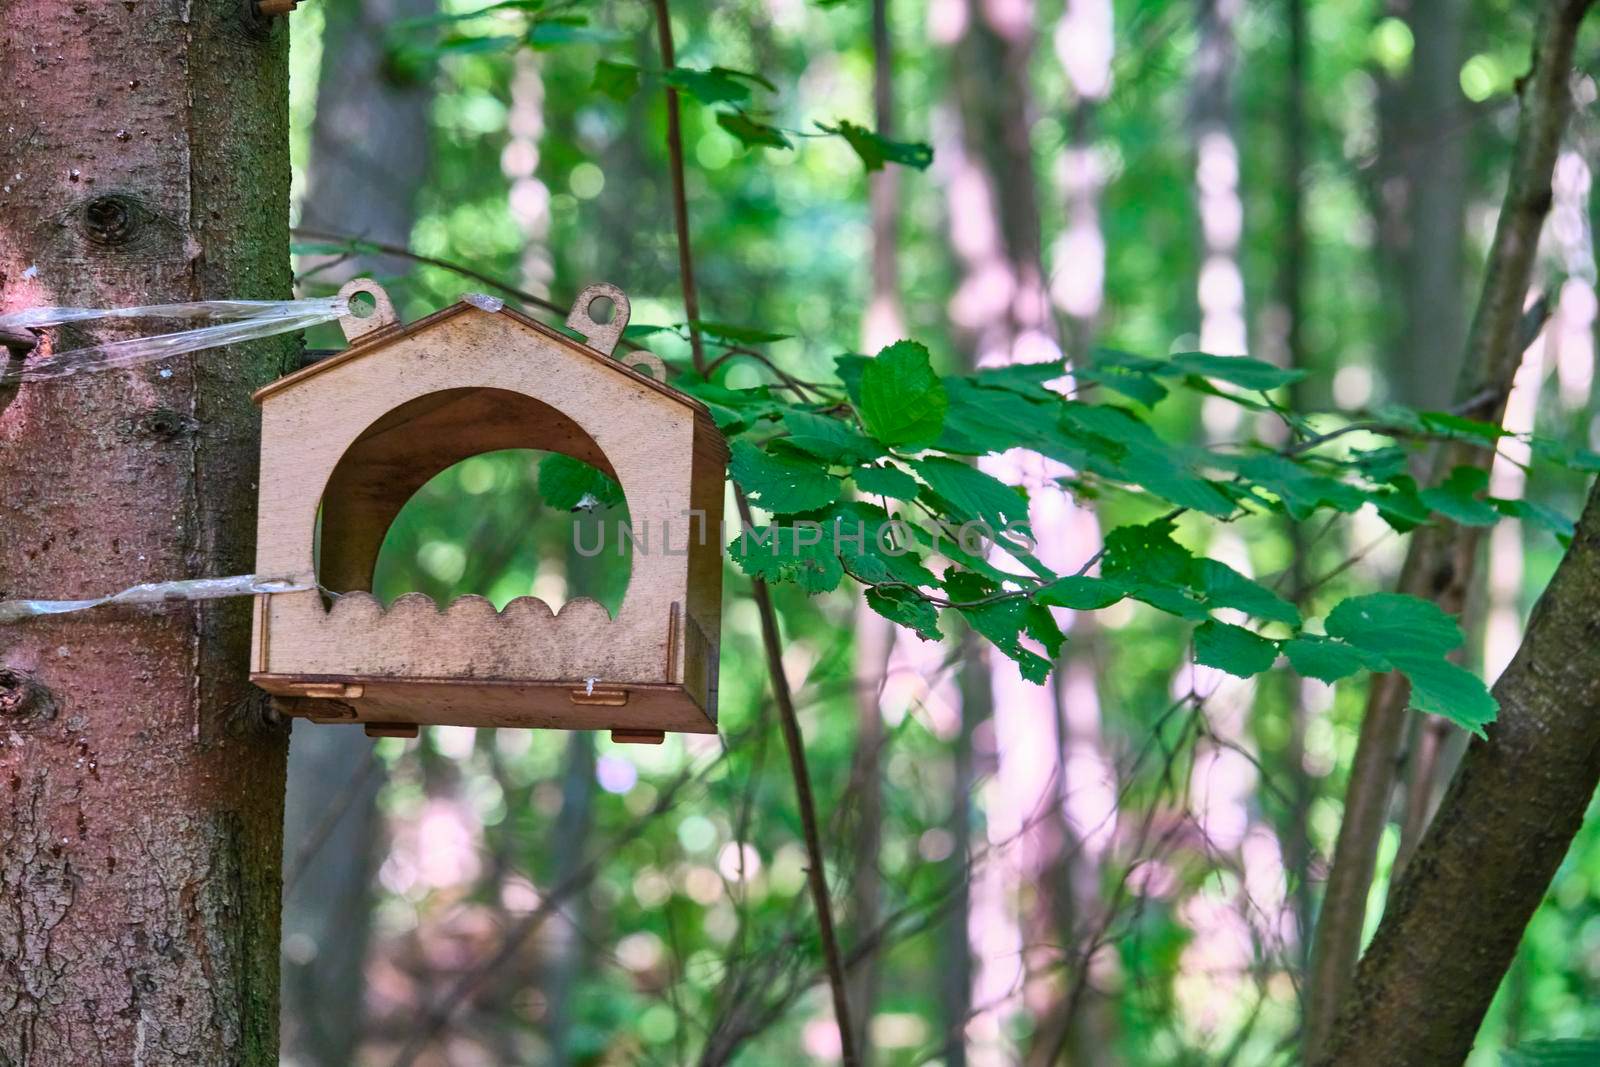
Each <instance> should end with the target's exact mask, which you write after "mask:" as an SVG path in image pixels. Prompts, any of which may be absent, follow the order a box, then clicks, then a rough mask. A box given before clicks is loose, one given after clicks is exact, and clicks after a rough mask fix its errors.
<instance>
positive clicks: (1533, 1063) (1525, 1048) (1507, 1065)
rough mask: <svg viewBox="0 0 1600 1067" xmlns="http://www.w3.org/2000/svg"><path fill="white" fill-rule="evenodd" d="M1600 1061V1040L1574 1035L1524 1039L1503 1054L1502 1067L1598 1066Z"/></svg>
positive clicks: (1501, 1054) (1501, 1055)
mask: <svg viewBox="0 0 1600 1067" xmlns="http://www.w3.org/2000/svg"><path fill="white" fill-rule="evenodd" d="M1597 1063H1600V1040H1596V1039H1594V1038H1571V1039H1566V1040H1555V1041H1524V1042H1523V1043H1522V1044H1520V1045H1518V1046H1517V1047H1516V1048H1511V1049H1506V1050H1505V1051H1504V1052H1502V1053H1500V1067H1594V1065H1595V1064H1597Z"/></svg>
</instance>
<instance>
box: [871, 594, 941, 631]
mask: <svg viewBox="0 0 1600 1067" xmlns="http://www.w3.org/2000/svg"><path fill="white" fill-rule="evenodd" d="M867 606H868V607H870V608H872V610H873V611H876V612H877V613H878V614H879V615H882V616H883V617H884V618H886V619H888V620H889V621H890V622H895V623H899V624H900V625H901V626H904V627H906V628H907V629H908V630H911V631H912V632H913V633H915V634H916V635H917V636H918V637H920V638H922V639H923V640H924V641H938V640H940V639H941V638H942V637H943V636H944V635H943V634H941V633H940V632H939V610H938V609H937V608H935V607H934V606H933V605H932V604H931V603H929V602H928V600H927V598H925V597H923V596H921V595H919V594H918V593H917V592H916V591H915V590H913V589H906V588H904V587H903V586H895V587H892V588H889V589H878V588H872V589H868V590H867Z"/></svg>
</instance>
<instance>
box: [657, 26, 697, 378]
mask: <svg viewBox="0 0 1600 1067" xmlns="http://www.w3.org/2000/svg"><path fill="white" fill-rule="evenodd" d="M654 4H655V9H656V37H657V38H658V39H659V40H660V42H661V63H662V66H664V67H665V68H666V69H667V70H669V71H670V70H671V69H672V68H673V67H674V66H675V65H676V63H677V61H676V60H675V59H674V58H673V50H672V15H671V13H670V12H669V11H668V10H667V0H654ZM665 88H666V94H667V159H668V162H669V163H670V165H671V170H672V214H673V217H674V218H675V219H676V221H677V224H678V272H679V273H680V274H681V275H682V276H683V313H684V316H685V317H686V318H687V319H688V320H689V349H690V351H691V352H692V353H693V354H694V369H695V371H696V373H699V374H705V372H706V350H705V347H704V345H703V344H702V343H701V341H700V297H699V293H698V291H697V290H696V288H695V284H694V254H693V252H692V251H691V250H690V247H689V199H688V195H687V193H685V191H684V180H683V128H682V124H681V121H680V118H679V115H678V90H676V89H674V88H673V87H672V86H671V85H667V86H665Z"/></svg>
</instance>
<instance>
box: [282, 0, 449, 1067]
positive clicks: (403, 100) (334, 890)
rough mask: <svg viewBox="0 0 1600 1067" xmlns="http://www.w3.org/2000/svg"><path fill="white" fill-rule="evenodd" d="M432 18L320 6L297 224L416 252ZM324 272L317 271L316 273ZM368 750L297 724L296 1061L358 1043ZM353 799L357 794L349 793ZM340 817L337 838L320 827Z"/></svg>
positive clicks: (376, 6) (288, 1037) (344, 1055)
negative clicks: (410, 48) (402, 24)
mask: <svg viewBox="0 0 1600 1067" xmlns="http://www.w3.org/2000/svg"><path fill="white" fill-rule="evenodd" d="M435 9H436V5H435V3H434V0H362V2H360V3H344V4H328V5H325V7H324V11H325V13H326V18H327V24H326V28H325V29H324V30H323V36H322V66H321V73H320V75H319V78H318V85H317V113H316V118H315V119H314V120H313V122H312V126H311V159H310V168H309V190H308V193H307V196H306V202H305V205H304V207H303V209H302V224H303V225H305V226H306V227H308V228H311V229H316V230H331V231H334V232H338V233H348V234H353V235H355V236H357V237H363V238H366V239H369V240H373V241H381V242H384V243H387V244H395V245H400V246H402V247H404V246H406V245H408V244H410V241H411V225H412V222H413V221H414V220H415V218H416V206H415V202H416V198H417V193H418V191H419V190H420V189H421V187H422V183H423V180H424V178H425V177H426V174H427V164H428V137H427V131H428V105H429V102H430V100H431V99H432V96H433V94H432V90H431V85H430V82H429V80H427V79H421V80H419V79H417V78H415V77H412V76H409V75H407V74H406V73H405V72H402V71H399V70H396V69H395V67H394V64H393V63H391V62H390V59H389V54H388V50H387V48H386V47H385V44H384V27H385V26H386V25H387V24H390V23H392V22H394V21H395V20H397V19H402V18H417V17H421V16H424V15H427V14H429V13H431V12H432V11H434V10H435ZM410 266H411V265H410V264H409V263H405V262H404V261H403V260H400V259H399V258H398V257H383V256H357V257H353V258H351V259H348V260H343V261H340V262H336V263H328V262H326V261H323V262H322V263H317V262H315V261H313V262H312V263H309V264H306V263H303V264H302V269H305V268H307V267H310V268H312V269H316V270H317V273H316V280H317V281H319V282H323V283H331V284H334V285H337V284H338V283H340V282H343V281H346V280H348V279H350V278H353V277H355V276H357V275H359V274H370V273H374V272H376V273H386V274H387V273H396V272H400V271H404V270H407V269H409V268H410ZM319 268H320V269H319ZM372 744H373V743H372V739H371V738H369V737H367V736H366V734H365V733H364V732H363V731H362V730H360V729H359V728H356V727H352V726H317V725H314V724H312V723H310V722H302V723H301V724H300V725H299V726H298V727H297V728H296V729H295V731H294V742H293V744H291V745H290V746H289V789H288V799H287V801H286V803H285V811H284V830H283V840H284V851H285V854H286V855H287V856H289V857H290V858H291V861H292V860H293V859H294V857H296V856H297V855H298V854H299V853H301V852H302V851H306V850H307V849H308V845H315V844H316V842H315V841H314V840H313V838H315V837H316V836H318V835H324V840H323V842H322V844H321V846H320V847H318V848H316V851H315V853H314V855H312V856H309V857H308V858H307V859H306V861H305V862H304V863H303V864H302V865H299V866H297V867H296V869H297V871H298V876H297V877H296V879H295V882H294V885H293V886H291V887H289V888H288V889H287V890H286V892H285V896H284V919H283V934H284V959H283V989H282V995H283V1018H282V1025H283V1049H284V1054H285V1056H286V1057H289V1058H292V1059H293V1060H295V1061H296V1062H299V1063H305V1064H317V1065H320V1067H345V1065H346V1064H349V1063H350V1062H351V1061H352V1059H353V1057H354V1054H355V1050H356V1046H357V1044H358V1043H359V1042H360V1040H361V1034H362V1004H363V1002H364V999H365V991H366V985H365V983H364V982H363V980H362V968H363V964H364V963H365V959H366V950H367V939H368V938H367V935H368V931H369V930H370V928H371V923H370V911H371V900H370V899H369V897H370V893H369V889H368V884H369V882H370V881H371V876H372V867H373V861H374V858H375V843H376V839H377V835H378V825H379V823H378V812H377V796H378V791H379V789H380V788H381V787H382V785H383V775H382V773H381V772H379V771H378V770H377V768H375V767H370V766H369V760H370V758H371V755H372ZM351 789H354V790H355V791H356V792H355V793H354V794H353V795H352V794H351V793H350V792H349V790H351ZM336 804H337V805H340V806H341V808H342V812H341V813H340V814H338V815H337V816H336V818H335V821H334V822H333V824H332V826H331V827H329V826H325V825H324V821H325V820H326V819H327V818H328V815H329V812H330V811H331V810H333V808H334V806H335V805H336Z"/></svg>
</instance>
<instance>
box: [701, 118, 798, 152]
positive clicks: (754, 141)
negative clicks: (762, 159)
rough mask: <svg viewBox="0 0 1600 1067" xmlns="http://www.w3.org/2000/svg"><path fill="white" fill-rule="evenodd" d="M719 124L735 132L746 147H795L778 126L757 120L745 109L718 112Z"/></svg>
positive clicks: (730, 131)
mask: <svg viewBox="0 0 1600 1067" xmlns="http://www.w3.org/2000/svg"><path fill="white" fill-rule="evenodd" d="M717 125H718V126H721V127H722V128H723V129H724V130H727V131H728V132H729V133H731V134H733V136H734V137H736V138H738V139H739V143H740V144H742V145H744V146H745V147H746V148H757V147H765V148H793V147H794V145H793V144H791V143H790V142H789V138H788V137H787V136H785V135H784V132H783V131H782V130H780V129H778V128H777V127H776V126H769V125H767V124H766V123H764V122H757V121H756V120H755V119H753V118H751V117H750V116H749V115H746V114H745V113H744V112H743V111H719V112H717Z"/></svg>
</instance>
